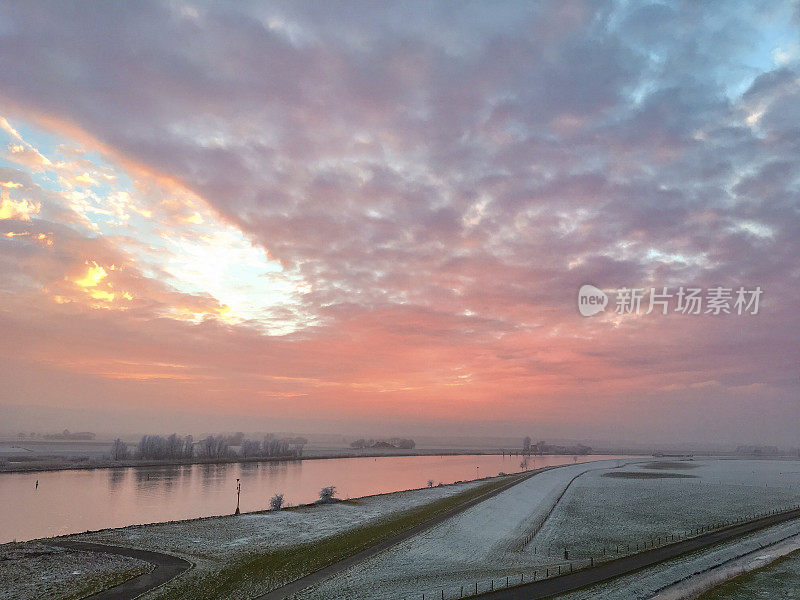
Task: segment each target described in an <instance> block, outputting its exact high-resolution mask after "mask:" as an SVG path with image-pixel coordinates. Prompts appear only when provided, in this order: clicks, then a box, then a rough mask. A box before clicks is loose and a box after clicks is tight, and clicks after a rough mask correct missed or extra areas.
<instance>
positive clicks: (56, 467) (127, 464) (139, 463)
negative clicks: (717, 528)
mask: <svg viewBox="0 0 800 600" xmlns="http://www.w3.org/2000/svg"><path fill="white" fill-rule="evenodd" d="M503 454H504V453H503V451H502V450H469V449H455V450H434V449H431V450H420V451H416V452H413V451H412V452H406V451H402V452H401V451H398V452H381V453H377V452H366V453H338V454H310V455H308V456H299V457H277V456H276V457H252V458H241V457H234V458H221V459H210V460H203V459H193V460H179V459H178V460H174V459H167V460H137V459H129V460H124V461H112V460H110V459H106V460H104V461H103V462H99V461H98V462H93V463H92V464H83V463H78V464H74V463H72V464H71V463H69V462H67V461H65V462H64V463H63V464H43V465H24V466H19V467H18V468H17V467H16V466H13V465H8V464H3V465H0V474H6V473H48V472H53V471H91V470H95V469H128V468H136V467H186V466H193V465H228V464H251V463H273V462H297V461H304V460H332V459H342V458H391V457H415V456H501V455H503ZM505 454H506V455H509V456H523V454H522V453H521V452H519V453H518V452H511V453H510V454H509V452H505ZM604 454H605V453H590V454H531V455H530V456H531V457H536V456H601V455H604ZM617 454H619V453H617ZM620 455H622V454H620ZM630 456H641V455H638V454H631V455H630ZM90 460H91V459H90Z"/></svg>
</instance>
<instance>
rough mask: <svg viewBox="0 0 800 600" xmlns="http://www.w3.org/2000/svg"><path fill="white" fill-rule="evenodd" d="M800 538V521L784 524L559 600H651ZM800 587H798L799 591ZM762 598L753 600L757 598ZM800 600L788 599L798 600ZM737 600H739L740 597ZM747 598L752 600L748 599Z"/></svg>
mask: <svg viewBox="0 0 800 600" xmlns="http://www.w3.org/2000/svg"><path fill="white" fill-rule="evenodd" d="M797 534H800V520H795V521H792V522H789V523H782V524H781V525H776V526H774V527H771V528H769V529H765V530H763V531H759V532H757V533H754V534H751V535H748V536H746V537H743V538H740V539H738V540H733V541H731V542H727V543H725V544H720V545H718V546H714V547H712V548H710V549H708V550H702V551H700V552H695V553H692V554H688V555H686V556H680V557H678V558H675V559H672V560H669V561H666V562H664V563H661V564H659V565H656V566H654V567H650V568H649V569H644V570H642V571H637V572H636V573H634V574H632V575H626V576H624V577H618V578H617V579H613V580H611V581H609V582H607V583H603V584H599V585H595V586H592V587H589V588H585V589H583V590H579V591H577V592H571V593H569V594H562V595H560V596H557V599H558V600H596V599H597V598H603V600H650V599H651V598H653V596H655V595H656V594H658V593H659V592H660V591H661V590H663V589H664V588H665V587H667V586H670V585H673V584H674V583H676V582H678V581H681V580H684V579H686V578H688V577H692V576H693V575H695V574H698V573H703V572H705V571H706V570H707V569H709V568H712V567H714V566H715V565H719V564H722V563H725V562H727V561H731V560H734V559H736V558H738V557H740V556H742V555H744V554H749V553H751V552H755V551H756V550H760V549H761V547H763V546H767V545H769V544H773V543H775V542H778V541H780V540H783V539H784V538H786V537H787V536H791V535H797ZM796 588H797V585H796V584H795V589H796ZM765 591H766V592H768V593H767V595H766V596H760V597H761V598H769V600H779V599H781V598H787V596H781V595H779V594H777V593H774V591H773V590H772V589H770V588H766V590H765ZM756 597H758V596H752V598H756ZM795 597H796V596H788V598H795ZM736 598H737V600H738V598H739V597H736ZM744 598H751V597H750V596H745V597H744Z"/></svg>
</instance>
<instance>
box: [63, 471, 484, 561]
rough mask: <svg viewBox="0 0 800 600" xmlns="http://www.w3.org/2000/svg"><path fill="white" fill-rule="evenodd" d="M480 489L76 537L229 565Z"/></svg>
mask: <svg viewBox="0 0 800 600" xmlns="http://www.w3.org/2000/svg"><path fill="white" fill-rule="evenodd" d="M480 483H482V482H468V483H461V484H455V485H446V486H441V487H433V488H425V489H421V490H411V491H406V492H396V493H392V494H380V495H377V496H367V497H365V498H360V499H356V500H347V501H346V502H337V503H334V504H319V505H308V506H303V507H298V508H294V509H290V510H282V511H279V512H260V513H248V514H242V515H238V516H235V517H233V516H224V517H209V518H205V519H192V520H189V521H175V522H171V523H156V524H153V525H132V526H130V527H122V528H119V529H106V530H103V531H98V532H96V533H91V534H84V535H78V536H75V539H80V540H84V541H98V542H105V543H109V544H118V545H121V546H128V547H130V548H143V549H146V550H156V551H162V552H168V553H170V554H175V555H178V556H181V557H183V558H186V559H187V560H191V561H194V562H197V561H202V560H204V559H220V558H224V559H228V558H229V557H231V556H232V555H233V554H235V553H236V552H238V551H241V550H246V551H247V552H254V551H263V550H269V549H271V548H276V547H280V546H289V545H293V544H300V543H304V542H310V541H314V540H318V539H322V538H326V537H329V536H331V535H334V534H336V533H339V532H341V531H345V530H347V529H351V528H353V527H355V526H357V525H363V524H365V523H368V522H370V521H373V520H376V519H380V518H381V517H384V516H386V515H388V514H391V513H394V512H398V511H401V510H406V509H408V508H413V507H415V506H421V505H423V504H427V503H429V502H433V501H434V500H438V499H440V498H447V497H449V496H452V495H453V494H457V493H460V492H463V491H466V490H468V489H471V488H473V487H475V486H476V485H479V484H480Z"/></svg>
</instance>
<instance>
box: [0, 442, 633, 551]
mask: <svg viewBox="0 0 800 600" xmlns="http://www.w3.org/2000/svg"><path fill="white" fill-rule="evenodd" d="M604 458H619V457H616V456H599V455H595V456H585V457H573V456H537V457H531V459H530V461H529V464H528V467H529V468H531V469H532V468H539V467H543V466H549V465H561V464H570V463H573V462H575V461H576V460H577V461H578V462H583V461H586V460H601V459H604ZM520 460H521V459H520V457H518V456H512V457H509V456H506V457H502V456H481V455H466V456H402V457H399V456H393V457H380V458H367V457H361V458H337V459H325V460H303V461H282V462H263V463H242V464H223V465H183V466H160V467H127V468H119V469H95V470H86V471H50V472H45V473H2V474H0V543H4V542H9V541H12V540H31V539H36V538H40V537H49V536H53V535H61V534H67V533H78V532H81V531H86V530H94V529H102V528H105V527H122V526H125V525H133V524H139V523H154V522H159V521H172V520H179V519H190V518H194V517H204V516H211V515H223V514H230V513H232V512H233V511H234V509H235V508H236V479H237V478H239V479H240V480H241V484H242V493H241V510H242V512H245V511H253V510H263V509H265V508H267V506H268V504H269V498H270V497H271V496H272V495H273V494H275V493H283V494H284V502H286V503H288V504H301V503H306V502H313V501H314V500H316V499H317V498H318V494H319V490H320V489H321V488H322V487H324V486H326V485H335V486H336V490H337V493H336V495H337V497H340V498H355V497H358V496H367V495H370V494H380V493H384V492H395V491H399V490H405V489H411V488H419V487H425V486H426V485H427V482H428V480H429V479H431V480H433V482H434V484H437V483H439V482H442V483H452V482H454V481H459V480H463V481H466V480H470V479H476V478H477V477H487V476H492V475H497V474H498V473H499V472H501V471H503V472H506V473H515V472H518V471H520ZM37 480H38V481H39V487H38V489H37V488H36V481H37Z"/></svg>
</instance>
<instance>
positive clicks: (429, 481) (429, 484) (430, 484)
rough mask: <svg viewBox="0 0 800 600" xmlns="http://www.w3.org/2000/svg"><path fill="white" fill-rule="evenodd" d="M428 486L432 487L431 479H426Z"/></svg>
mask: <svg viewBox="0 0 800 600" xmlns="http://www.w3.org/2000/svg"><path fill="white" fill-rule="evenodd" d="M428 487H433V479H428Z"/></svg>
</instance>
